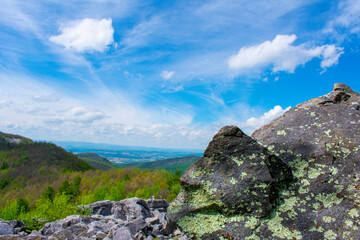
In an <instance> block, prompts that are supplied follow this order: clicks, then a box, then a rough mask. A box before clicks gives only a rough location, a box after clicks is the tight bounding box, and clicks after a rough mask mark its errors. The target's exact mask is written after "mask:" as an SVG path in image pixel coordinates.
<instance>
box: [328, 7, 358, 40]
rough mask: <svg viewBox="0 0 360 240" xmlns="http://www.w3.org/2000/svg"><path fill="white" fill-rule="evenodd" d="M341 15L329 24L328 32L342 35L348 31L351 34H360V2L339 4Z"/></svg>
mask: <svg viewBox="0 0 360 240" xmlns="http://www.w3.org/2000/svg"><path fill="white" fill-rule="evenodd" d="M339 10H340V13H339V14H338V16H337V17H335V18H334V19H333V20H332V21H330V22H329V24H328V26H327V28H326V29H325V31H326V32H331V33H334V34H340V35H341V32H342V31H343V30H344V29H346V30H348V32H350V33H358V34H359V33H360V1H359V0H345V1H341V2H340V4H339Z"/></svg>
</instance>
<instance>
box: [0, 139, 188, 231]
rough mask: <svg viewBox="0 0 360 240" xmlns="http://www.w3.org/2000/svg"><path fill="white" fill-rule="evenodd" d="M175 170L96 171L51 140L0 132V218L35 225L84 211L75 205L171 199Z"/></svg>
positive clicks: (176, 187) (176, 179)
mask: <svg viewBox="0 0 360 240" xmlns="http://www.w3.org/2000/svg"><path fill="white" fill-rule="evenodd" d="M12 138H16V139H21V141H20V143H19V144H17V143H13V142H12V141H9V139H10V140H11V139H12ZM180 175H181V170H178V171H173V172H168V171H166V170H140V169H138V168H124V169H116V168H112V169H109V170H107V171H103V170H96V169H94V168H93V167H92V166H90V165H89V164H88V163H87V162H86V161H84V160H82V159H80V158H78V157H77V156H75V155H73V154H71V153H68V152H66V151H65V150H64V149H62V148H60V147H58V146H56V145H54V144H50V143H45V142H40V143H37V142H33V141H31V140H30V139H26V138H22V137H21V138H20V136H15V135H9V134H3V133H0V219H4V220H11V219H20V220H24V221H25V222H26V223H27V224H28V225H29V226H30V227H31V228H38V227H41V226H42V225H43V224H44V223H45V222H46V221H53V220H56V219H60V218H63V217H66V216H68V215H71V214H79V213H82V214H86V212H79V209H78V208H77V206H79V205H84V204H89V203H93V202H96V201H100V200H105V199H108V200H113V201H118V200H121V199H124V198H130V197H139V198H145V199H146V198H150V197H151V196H154V197H155V198H164V199H167V200H168V201H171V200H173V199H174V198H175V196H176V195H177V194H178V193H179V191H180V182H179V179H180ZM38 219H41V221H40V222H38Z"/></svg>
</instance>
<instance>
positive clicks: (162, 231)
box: [0, 198, 189, 240]
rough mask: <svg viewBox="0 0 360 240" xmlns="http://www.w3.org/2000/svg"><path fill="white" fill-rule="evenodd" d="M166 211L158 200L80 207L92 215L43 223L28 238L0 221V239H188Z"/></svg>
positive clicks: (135, 199)
mask: <svg viewBox="0 0 360 240" xmlns="http://www.w3.org/2000/svg"><path fill="white" fill-rule="evenodd" d="M167 207H168V203H167V202H166V201H165V200H160V199H149V200H143V199H139V198H130V199H125V200H122V201H119V202H111V201H101V202H96V203H93V204H90V205H87V206H84V208H88V209H90V211H91V213H92V214H93V215H90V216H86V217H82V216H79V215H73V216H68V217H66V218H65V219H62V220H59V221H55V222H50V223H47V224H45V226H44V227H43V228H42V229H41V230H40V231H39V232H36V231H33V232H32V233H31V234H30V235H26V234H25V235H24V234H17V232H16V231H15V229H14V228H13V227H12V226H11V224H12V225H14V226H15V227H18V226H20V225H21V224H22V222H20V223H19V222H18V221H10V222H6V221H2V220H1V219H0V235H1V236H0V239H8V240H14V239H39V240H43V239H44V240H45V239H48V240H62V239H87V240H90V239H97V240H99V239H104V240H121V239H124V240H125V239H126V240H130V239H137V240H144V239H147V240H151V239H155V238H158V239H173V238H174V237H175V236H176V237H178V238H182V239H183V240H186V239H189V238H188V237H187V236H186V235H185V234H184V232H183V231H181V230H180V229H179V228H177V227H176V226H175V225H174V224H173V223H170V222H169V221H168V219H167V217H166V209H167ZM22 225H23V224H22ZM2 234H4V235H2Z"/></svg>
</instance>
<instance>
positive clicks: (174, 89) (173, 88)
mask: <svg viewBox="0 0 360 240" xmlns="http://www.w3.org/2000/svg"><path fill="white" fill-rule="evenodd" d="M182 90H184V86H183V85H177V86H170V87H168V88H166V89H165V90H163V91H162V92H163V93H175V92H180V91H182Z"/></svg>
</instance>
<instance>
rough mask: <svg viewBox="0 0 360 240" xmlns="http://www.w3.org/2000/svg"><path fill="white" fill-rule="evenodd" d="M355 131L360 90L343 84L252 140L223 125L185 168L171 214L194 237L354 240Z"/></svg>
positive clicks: (358, 166)
mask: <svg viewBox="0 0 360 240" xmlns="http://www.w3.org/2000/svg"><path fill="white" fill-rule="evenodd" d="M359 129H360V94H358V93H356V92H354V91H353V90H351V89H350V88H349V87H348V86H346V85H344V84H335V85H334V88H333V91H332V92H330V93H329V94H327V95H325V96H321V97H318V98H314V99H311V100H309V101H306V102H304V103H302V104H299V105H297V106H296V107H295V108H293V109H290V110H289V111H287V112H286V113H284V115H283V116H282V117H280V118H278V119H275V120H273V121H272V122H271V123H269V124H267V125H265V126H263V127H261V128H260V129H258V130H256V131H255V132H254V133H253V135H252V138H250V137H248V136H246V135H245V134H244V133H243V132H242V131H240V130H238V129H237V128H236V127H225V128H223V129H221V130H220V131H219V133H218V134H217V135H215V136H214V138H213V140H212V141H211V142H210V144H209V146H208V148H207V149H206V151H205V153H204V158H203V159H202V160H200V161H199V162H197V163H195V164H194V165H193V166H192V167H191V168H190V169H189V170H188V171H186V172H185V173H184V175H183V177H182V178H181V184H182V189H183V193H184V194H182V193H180V194H179V196H178V197H177V200H176V201H175V202H176V204H174V206H173V204H171V206H170V208H169V210H170V211H171V212H172V213H171V214H170V218H171V219H175V222H178V224H179V225H180V226H181V227H183V229H184V230H185V231H187V232H188V233H189V235H191V236H193V237H194V239H195V238H199V239H279V240H283V239H360V231H359V227H360V222H359V221H358V219H359V216H360V212H359V209H360V208H358V206H360V177H359V174H358V173H359V172H360V155H359V151H360V131H359ZM195 195H199V196H195ZM179 213H183V215H181V214H179ZM174 216H175V217H174Z"/></svg>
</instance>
